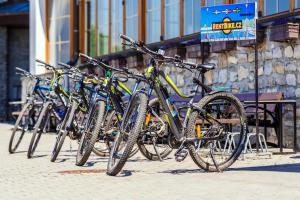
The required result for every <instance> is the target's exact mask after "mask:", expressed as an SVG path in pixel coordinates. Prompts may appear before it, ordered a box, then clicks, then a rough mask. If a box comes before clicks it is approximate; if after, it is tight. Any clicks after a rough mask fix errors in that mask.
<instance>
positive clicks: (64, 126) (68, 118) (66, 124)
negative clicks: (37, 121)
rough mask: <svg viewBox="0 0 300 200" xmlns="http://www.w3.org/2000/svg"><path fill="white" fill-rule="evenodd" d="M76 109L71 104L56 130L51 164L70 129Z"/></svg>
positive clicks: (75, 106)
mask: <svg viewBox="0 0 300 200" xmlns="http://www.w3.org/2000/svg"><path fill="white" fill-rule="evenodd" d="M76 109H77V105H76V103H73V105H72V107H71V108H68V110H67V113H66V115H65V117H64V120H63V122H62V123H61V126H60V129H59V130H58V133H57V136H56V141H55V144H54V148H53V150H52V155H51V159H50V161H51V162H54V161H55V160H56V158H57V156H58V154H59V152H60V150H61V148H62V146H63V144H64V141H65V138H66V136H67V135H68V131H69V129H70V128H71V127H70V126H71V124H72V121H73V119H74V115H75V111H76Z"/></svg>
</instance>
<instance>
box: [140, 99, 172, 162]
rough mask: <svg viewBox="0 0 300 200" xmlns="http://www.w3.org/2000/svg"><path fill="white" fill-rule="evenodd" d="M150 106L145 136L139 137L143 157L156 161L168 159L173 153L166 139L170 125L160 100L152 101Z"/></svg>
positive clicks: (145, 124) (144, 130)
mask: <svg viewBox="0 0 300 200" xmlns="http://www.w3.org/2000/svg"><path fill="white" fill-rule="evenodd" d="M148 106H149V108H150V109H149V111H148V113H147V114H146V116H147V117H146V120H145V123H144V129H143V135H142V136H140V137H139V139H138V142H137V144H138V147H139V150H140V152H141V153H142V155H143V156H145V157H146V158H147V159H149V160H153V161H156V160H160V159H164V158H166V157H167V156H168V155H169V154H170V153H171V152H172V148H171V147H170V146H169V144H168V140H167V137H166V136H167V135H168V127H167V126H168V125H167V123H166V122H165V120H164V116H163V114H164V113H163V110H162V107H161V106H160V103H159V100H158V98H155V99H152V100H151V101H150V102H149V105H148ZM158 154H159V156H158Z"/></svg>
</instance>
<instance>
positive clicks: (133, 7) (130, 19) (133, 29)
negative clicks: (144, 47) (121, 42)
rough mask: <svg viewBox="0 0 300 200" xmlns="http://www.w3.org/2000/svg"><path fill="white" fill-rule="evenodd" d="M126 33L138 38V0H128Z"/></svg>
mask: <svg viewBox="0 0 300 200" xmlns="http://www.w3.org/2000/svg"><path fill="white" fill-rule="evenodd" d="M126 35H128V36H129V37H132V38H133V39H135V40H137V39H138V0H126Z"/></svg>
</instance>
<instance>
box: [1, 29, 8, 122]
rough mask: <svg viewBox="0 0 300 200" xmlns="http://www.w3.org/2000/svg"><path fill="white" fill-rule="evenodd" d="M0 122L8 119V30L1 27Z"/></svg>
mask: <svg viewBox="0 0 300 200" xmlns="http://www.w3.org/2000/svg"><path fill="white" fill-rule="evenodd" d="M0 52H1V53H0V94H1V95H0V121H3V120H5V119H6V111H7V84H6V80H7V29H6V27H0Z"/></svg>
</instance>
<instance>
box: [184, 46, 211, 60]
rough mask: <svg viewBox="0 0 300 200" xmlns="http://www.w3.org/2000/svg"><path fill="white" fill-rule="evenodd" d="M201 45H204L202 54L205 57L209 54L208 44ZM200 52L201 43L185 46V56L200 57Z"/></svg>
mask: <svg viewBox="0 0 300 200" xmlns="http://www.w3.org/2000/svg"><path fill="white" fill-rule="evenodd" d="M202 45H204V56H205V57H206V56H208V55H209V45H208V44H202ZM201 53H202V52H201V44H195V45H190V46H186V58H202V55H201Z"/></svg>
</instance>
